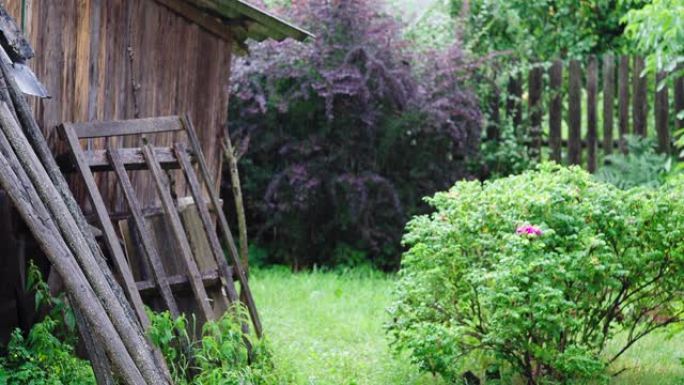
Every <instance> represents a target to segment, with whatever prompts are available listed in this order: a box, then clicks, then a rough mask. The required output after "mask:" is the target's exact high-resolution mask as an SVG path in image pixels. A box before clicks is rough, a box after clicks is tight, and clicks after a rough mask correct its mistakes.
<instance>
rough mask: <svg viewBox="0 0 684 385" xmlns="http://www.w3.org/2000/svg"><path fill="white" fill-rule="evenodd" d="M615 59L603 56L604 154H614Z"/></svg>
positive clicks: (608, 55) (611, 56) (610, 56)
mask: <svg viewBox="0 0 684 385" xmlns="http://www.w3.org/2000/svg"><path fill="white" fill-rule="evenodd" d="M614 99H615V58H614V57H613V55H611V54H607V55H604V56H603V153H604V154H605V155H610V154H611V153H612V152H613V127H614V123H613V115H614V112H613V110H614V105H615V100H614Z"/></svg>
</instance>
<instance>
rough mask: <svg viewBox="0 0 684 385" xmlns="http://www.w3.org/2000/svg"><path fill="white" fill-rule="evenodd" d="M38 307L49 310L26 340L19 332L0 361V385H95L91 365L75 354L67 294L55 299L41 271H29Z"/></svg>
mask: <svg viewBox="0 0 684 385" xmlns="http://www.w3.org/2000/svg"><path fill="white" fill-rule="evenodd" d="M27 283H28V286H29V290H32V291H34V292H35V293H36V294H35V296H36V306H38V307H41V306H42V307H45V308H47V309H49V314H48V316H47V317H45V319H44V320H42V321H41V322H38V323H37V324H35V325H33V327H32V328H31V330H30V331H29V332H28V334H27V335H26V336H25V335H24V334H23V333H22V331H21V330H20V329H16V330H15V331H14V332H13V333H12V336H11V339H10V342H9V344H8V346H7V356H6V357H2V358H0V385H94V384H95V376H94V375H93V370H92V368H91V366H90V363H89V362H88V361H86V360H83V359H80V358H78V357H77V356H76V354H75V346H76V344H77V342H78V334H77V331H76V322H75V319H74V314H73V312H72V310H71V308H70V307H69V306H68V302H67V301H66V299H65V296H64V294H61V295H59V296H56V297H53V296H51V295H50V292H49V289H48V286H47V283H45V281H44V280H43V279H42V276H41V273H40V271H39V270H38V268H37V267H36V266H35V265H33V264H31V265H30V267H29V269H28V282H27Z"/></svg>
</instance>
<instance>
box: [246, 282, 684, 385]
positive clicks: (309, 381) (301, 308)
mask: <svg viewBox="0 0 684 385" xmlns="http://www.w3.org/2000/svg"><path fill="white" fill-rule="evenodd" d="M252 274H253V278H252V281H251V287H252V290H253V291H254V295H255V297H256V302H257V306H258V307H259V311H260V314H261V317H262V321H263V324H264V329H265V330H266V334H267V337H268V338H269V340H270V341H271V344H272V346H273V349H274V352H275V359H276V364H277V365H278V367H279V368H280V369H281V370H284V371H286V372H287V374H288V376H289V377H291V378H292V382H293V385H444V383H443V382H442V381H440V380H439V379H438V378H434V377H432V376H431V375H427V374H425V375H421V374H419V373H418V370H417V368H416V367H415V366H413V365H411V364H410V362H409V360H408V358H407V357H395V356H394V355H393V354H392V353H391V351H390V349H389V347H388V339H387V337H386V335H385V333H384V330H383V324H384V323H385V322H386V321H387V313H386V311H385V309H386V308H387V307H388V306H389V305H390V303H391V291H392V286H393V277H392V276H390V275H386V274H382V273H377V272H373V271H370V270H357V271H349V272H345V273H331V272H320V271H316V272H310V273H298V274H292V273H290V272H289V271H288V270H286V269H269V270H257V271H254V272H253V273H252ZM681 357H684V337H681V336H680V337H678V338H675V339H668V338H666V336H664V335H654V336H649V337H648V338H645V339H644V340H643V341H640V342H639V343H637V344H636V345H635V346H634V347H633V348H632V349H631V350H630V351H628V352H627V353H626V354H625V355H624V356H623V357H622V359H621V360H620V362H619V363H618V364H617V365H616V367H619V368H622V367H625V366H626V367H628V368H630V369H629V370H628V371H626V372H624V373H623V374H621V375H620V376H619V377H618V378H616V379H615V380H613V381H612V383H611V384H612V385H682V384H684V366H682V365H681V364H680V363H679V359H680V358H681Z"/></svg>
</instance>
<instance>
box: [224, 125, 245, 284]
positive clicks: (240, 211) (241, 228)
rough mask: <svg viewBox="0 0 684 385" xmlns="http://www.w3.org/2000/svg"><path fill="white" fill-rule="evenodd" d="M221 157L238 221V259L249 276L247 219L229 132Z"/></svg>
mask: <svg viewBox="0 0 684 385" xmlns="http://www.w3.org/2000/svg"><path fill="white" fill-rule="evenodd" d="M226 131H228V130H226ZM223 156H224V157H225V158H226V161H227V162H228V172H230V185H231V186H232V188H233V200H234V201H235V214H236V216H237V220H238V239H239V241H240V257H241V258H242V267H243V268H244V269H245V274H249V249H248V246H247V218H246V215H245V203H244V201H243V199H242V185H241V183H240V173H239V171H238V159H237V154H235V150H234V149H233V143H232V142H231V140H230V133H229V132H226V141H225V143H224V148H223Z"/></svg>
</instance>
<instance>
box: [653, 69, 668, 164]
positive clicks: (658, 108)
mask: <svg viewBox="0 0 684 385" xmlns="http://www.w3.org/2000/svg"><path fill="white" fill-rule="evenodd" d="M666 79H667V73H664V72H661V73H659V74H658V76H657V77H656V95H655V99H654V100H655V106H654V108H655V128H656V133H657V135H658V151H660V152H661V153H664V154H669V153H670V150H671V148H670V100H669V92H668V89H667V87H668V85H667V83H665V84H664V85H663V88H662V89H660V90H658V84H660V83H661V82H663V81H666Z"/></svg>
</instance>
